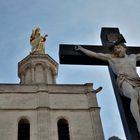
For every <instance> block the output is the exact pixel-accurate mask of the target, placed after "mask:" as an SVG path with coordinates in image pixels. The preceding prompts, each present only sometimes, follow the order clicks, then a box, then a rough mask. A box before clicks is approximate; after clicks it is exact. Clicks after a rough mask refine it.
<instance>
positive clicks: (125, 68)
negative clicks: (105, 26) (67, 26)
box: [75, 43, 140, 134]
mask: <svg viewBox="0 0 140 140" xmlns="http://www.w3.org/2000/svg"><path fill="white" fill-rule="evenodd" d="M75 50H76V51H81V52H83V53H84V54H85V55H87V56H89V57H94V58H98V59H101V60H103V61H107V62H108V63H109V66H110V67H111V69H112V71H113V72H114V73H115V75H116V76H117V80H116V83H117V86H118V89H119V90H120V94H122V95H123V96H125V97H127V98H129V99H130V100H131V101H130V110H131V113H132V115H133V117H134V119H135V121H136V124H137V129H138V132H139V134H140V102H139V97H140V77H139V76H138V73H137V71H136V61H138V60H140V54H130V55H127V54H126V46H125V44H124V43H119V44H115V45H114V46H113V50H112V53H111V54H105V53H96V52H93V51H90V50H87V49H85V48H83V47H81V46H75Z"/></svg>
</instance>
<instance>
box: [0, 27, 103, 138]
mask: <svg viewBox="0 0 140 140" xmlns="http://www.w3.org/2000/svg"><path fill="white" fill-rule="evenodd" d="M46 37H47V35H45V36H44V37H43V36H41V35H40V29H39V28H36V29H35V30H33V32H32V35H31V39H30V43H31V46H32V51H31V53H30V54H29V55H28V56H27V57H25V58H24V59H23V60H21V61H20V62H19V63H18V76H19V78H20V84H0V139H1V140H104V135H103V129H102V124H101V119H100V107H98V103H97V99H96V93H97V92H99V91H100V90H101V88H99V89H97V90H94V89H93V84H91V83H87V84H79V85H74V84H73V85H70V84H69V85H68V84H56V77H57V73H58V64H57V62H56V61H55V60H53V59H52V58H51V57H50V56H49V55H48V54H45V49H44V42H45V40H46ZM1 126H2V127H1Z"/></svg>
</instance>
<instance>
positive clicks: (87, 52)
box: [75, 45, 111, 61]
mask: <svg viewBox="0 0 140 140" xmlns="http://www.w3.org/2000/svg"><path fill="white" fill-rule="evenodd" d="M75 50H76V51H81V52H83V53H84V54H85V55H87V56H89V57H94V58H98V59H101V60H104V61H108V60H109V59H110V56H111V55H110V54H104V53H96V52H94V51H90V50H88V49H85V48H83V47H81V46H80V45H78V46H75Z"/></svg>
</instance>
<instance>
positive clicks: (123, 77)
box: [117, 74, 140, 94]
mask: <svg viewBox="0 0 140 140" xmlns="http://www.w3.org/2000/svg"><path fill="white" fill-rule="evenodd" d="M123 82H127V83H129V84H130V85H131V86H132V87H133V88H137V87H140V78H139V77H132V76H129V75H127V74H120V75H119V76H118V77H117V85H118V88H119V90H120V91H121V92H122V90H121V89H122V84H123ZM122 94H123V93H122Z"/></svg>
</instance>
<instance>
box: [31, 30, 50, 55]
mask: <svg viewBox="0 0 140 140" xmlns="http://www.w3.org/2000/svg"><path fill="white" fill-rule="evenodd" d="M47 36H48V35H47V34H46V35H45V36H41V35H40V28H35V29H33V30H32V34H31V37H30V44H31V46H32V53H35V54H45V48H44V45H45V41H46V37H47Z"/></svg>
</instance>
